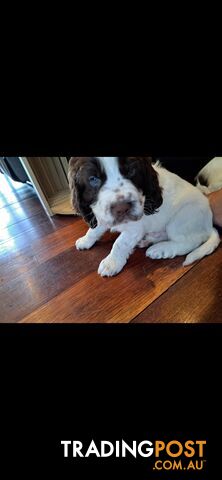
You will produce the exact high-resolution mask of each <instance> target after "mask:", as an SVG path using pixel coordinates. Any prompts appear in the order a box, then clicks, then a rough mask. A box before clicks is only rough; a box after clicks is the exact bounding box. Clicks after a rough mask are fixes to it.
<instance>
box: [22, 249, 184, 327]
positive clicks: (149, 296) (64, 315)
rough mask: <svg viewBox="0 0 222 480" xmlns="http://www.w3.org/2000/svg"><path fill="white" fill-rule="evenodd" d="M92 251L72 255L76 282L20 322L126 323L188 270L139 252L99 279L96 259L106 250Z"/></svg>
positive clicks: (177, 261)
mask: <svg viewBox="0 0 222 480" xmlns="http://www.w3.org/2000/svg"><path fill="white" fill-rule="evenodd" d="M94 251H95V252H96V254H94V255H93V254H92V253H91V252H92V251H91V252H75V251H73V259H74V258H75V264H77V263H78V265H79V267H78V270H79V279H78V281H77V282H75V284H74V285H73V286H71V287H70V288H68V289H66V290H65V291H64V292H62V293H60V294H59V295H58V296H56V297H54V298H53V299H51V300H50V301H49V302H47V303H46V304H45V305H43V306H41V307H40V308H38V309H37V310H35V311H34V312H32V313H30V314H29V315H27V316H26V317H24V318H23V319H22V322H24V323H29V322H34V323H39V322H40V323H41V322H99V323H103V322H107V323H109V322H115V323H118V322H121V323H128V322H130V321H131V320H132V319H133V318H134V317H135V316H136V315H138V314H139V313H140V312H142V311H143V310H144V308H146V307H147V306H148V305H150V304H151V303H152V302H153V301H154V300H155V299H156V298H158V297H159V295H161V294H162V293H163V292H164V291H166V290H167V289H168V288H169V287H170V286H171V285H172V284H173V283H174V282H175V281H177V280H178V279H179V278H180V277H181V276H182V275H184V274H185V273H186V272H187V271H188V269H190V268H191V267H187V268H186V269H185V268H184V267H182V265H181V258H180V259H174V260H171V261H170V262H169V261H168V262H167V261H166V260H165V261H160V262H158V261H156V262H155V261H152V260H150V259H146V257H145V252H144V251H142V250H138V251H137V252H135V253H134V255H133V256H132V257H131V258H130V260H129V262H128V264H127V266H126V268H125V270H124V271H122V272H121V273H120V274H119V275H118V276H116V277H114V278H101V277H100V276H99V275H98V274H97V271H96V270H97V267H98V257H100V259H102V258H103V257H104V256H105V255H100V253H101V252H104V253H106V254H107V253H108V252H109V248H107V244H105V243H104V246H101V245H97V247H95V249H94ZM80 255H81V258H82V264H81V259H80ZM80 270H81V273H82V275H81V274H80ZM81 277H82V278H81Z"/></svg>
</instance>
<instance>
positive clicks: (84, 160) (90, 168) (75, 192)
mask: <svg viewBox="0 0 222 480" xmlns="http://www.w3.org/2000/svg"><path fill="white" fill-rule="evenodd" d="M119 168H120V172H121V174H122V175H123V176H124V177H125V178H129V180H130V181H132V182H133V183H134V185H135V186H136V187H137V188H138V190H141V191H142V192H143V194H144V196H145V198H146V200H145V205H144V213H145V215H150V214H153V213H155V211H156V210H157V209H158V208H159V207H160V205H161V204H162V201H163V200H162V194H161V188H160V186H159V182H158V175H157V173H156V172H155V170H154V169H153V167H152V158H151V157H119ZM90 176H98V177H99V178H101V180H102V183H101V186H102V185H103V184H104V183H105V181H106V174H105V172H103V171H102V169H101V166H100V163H99V160H98V159H96V158H95V157H72V158H71V159H70V163H69V172H68V178H69V186H70V190H71V200H72V206H73V209H74V210H75V211H76V213H77V214H79V215H81V216H82V217H83V218H84V220H85V221H86V222H87V223H88V224H89V225H90V227H91V228H95V227H96V225H97V220H96V218H95V215H94V214H93V211H92V209H91V207H90V205H92V204H93V203H94V202H96V199H97V195H98V192H99V189H96V188H93V187H91V186H90V184H89V181H88V179H89V177H90ZM101 186H100V188H101Z"/></svg>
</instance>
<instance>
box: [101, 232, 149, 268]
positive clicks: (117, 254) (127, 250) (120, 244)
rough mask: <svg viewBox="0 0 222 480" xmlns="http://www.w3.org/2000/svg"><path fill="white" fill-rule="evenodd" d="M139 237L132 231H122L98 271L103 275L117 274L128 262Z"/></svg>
mask: <svg viewBox="0 0 222 480" xmlns="http://www.w3.org/2000/svg"><path fill="white" fill-rule="evenodd" d="M139 239H140V237H138V236H136V235H132V233H131V234H130V233H129V232H123V233H121V235H120V236H119V237H118V238H117V240H116V241H115V243H114V245H113V248H112V250H111V252H110V254H109V255H108V256H107V257H106V258H104V260H102V262H101V263H100V265H99V269H98V273H99V274H100V275H101V276H102V277H112V276H114V275H117V273H119V272H120V271H121V270H122V268H123V267H124V265H125V264H126V262H127V260H128V258H129V256H130V255H131V253H132V252H133V250H134V248H135V247H136V245H137V243H138V241H139Z"/></svg>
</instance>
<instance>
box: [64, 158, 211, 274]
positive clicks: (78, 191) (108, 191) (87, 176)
mask: <svg viewBox="0 0 222 480" xmlns="http://www.w3.org/2000/svg"><path fill="white" fill-rule="evenodd" d="M68 176H69V185H70V189H71V196H72V204H73V208H74V209H75V211H76V212H77V213H78V214H79V215H81V216H82V217H83V218H84V220H85V221H86V223H88V225H89V226H90V228H89V230H88V232H87V234H86V235H85V236H84V237H82V238H80V239H79V240H77V242H76V247H77V249H79V250H82V249H89V248H91V247H92V246H93V245H94V243H95V242H96V241H97V240H98V239H99V238H100V237H101V236H102V235H103V234H104V233H105V232H106V231H107V230H110V229H111V231H117V232H120V233H121V235H120V236H119V237H118V238H117V240H116V241H115V243H114V245H113V248H112V250H111V252H110V254H109V255H108V256H107V257H106V258H105V259H104V260H103V261H102V262H101V263H100V266H99V270H98V272H99V274H100V275H102V276H112V275H116V274H117V273H119V272H120V271H121V270H122V268H123V266H124V265H125V264H126V262H127V259H128V257H129V255H130V254H131V253H132V252H133V250H134V248H135V247H136V246H137V245H139V246H147V245H149V244H150V243H153V244H154V245H152V246H151V247H149V248H148V249H147V252H146V255H147V256H149V257H150V258H153V259H156V258H172V257H174V256H176V255H184V254H186V253H190V252H192V253H190V255H188V256H187V258H186V260H185V264H186V265H188V264H189V263H192V262H193V261H194V260H197V259H199V258H201V257H203V256H204V255H208V254H209V253H211V252H212V251H213V250H214V249H215V248H216V247H217V245H218V243H219V237H218V234H217V232H216V230H214V229H213V225H212V212H211V210H210V206H209V203H208V200H207V199H206V198H205V196H204V195H203V194H202V193H201V192H200V191H199V190H198V189H197V188H195V187H193V186H192V185H191V184H189V183H188V182H186V181H185V180H183V179H181V178H180V177H178V176H177V175H175V174H173V173H171V172H168V171H167V170H165V169H164V168H162V167H161V166H160V165H159V164H155V165H154V164H153V163H152V159H151V158H150V157H72V158H71V160H70V165H69V174H68ZM202 244H203V245H202ZM200 245H201V246H200ZM198 247H199V248H198Z"/></svg>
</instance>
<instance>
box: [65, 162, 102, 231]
mask: <svg viewBox="0 0 222 480" xmlns="http://www.w3.org/2000/svg"><path fill="white" fill-rule="evenodd" d="M87 159H88V157H71V159H70V161H69V169H68V180H69V188H70V191H71V204H72V207H73V210H74V212H75V213H76V214H77V215H81V217H83V219H84V220H85V222H86V223H87V224H88V225H89V226H90V228H95V227H96V226H97V220H96V217H95V215H94V213H93V211H92V209H91V208H90V206H89V205H88V204H87V202H86V201H84V199H83V198H82V191H83V186H81V184H80V178H79V173H80V168H81V167H82V166H83V163H84V162H85V161H86V160H87Z"/></svg>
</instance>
